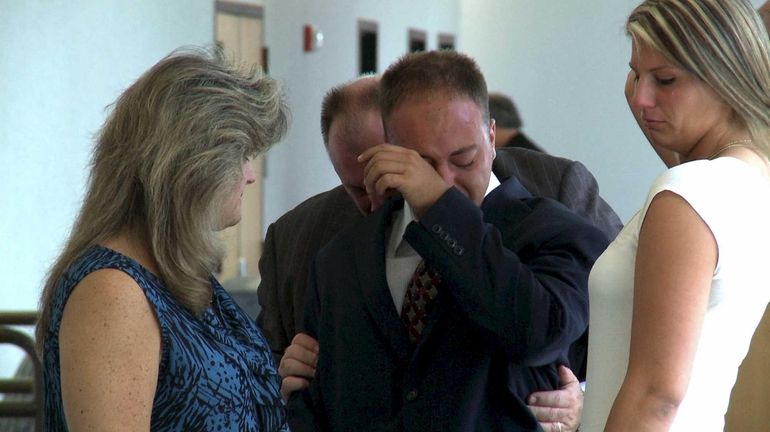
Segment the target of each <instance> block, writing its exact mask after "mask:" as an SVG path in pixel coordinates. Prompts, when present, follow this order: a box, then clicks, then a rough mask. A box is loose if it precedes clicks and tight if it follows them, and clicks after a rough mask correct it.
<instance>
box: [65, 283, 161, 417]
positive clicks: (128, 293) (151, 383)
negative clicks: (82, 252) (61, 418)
mask: <svg viewBox="0 0 770 432" xmlns="http://www.w3.org/2000/svg"><path fill="white" fill-rule="evenodd" d="M160 343H161V342H160V327H159V325H158V322H157V320H156V317H155V314H154V312H153V310H152V308H151V306H150V304H149V303H148V301H147V298H146V297H145V296H144V293H143V292H142V291H141V289H140V288H139V286H138V285H137V284H136V282H134V280H133V279H131V278H130V277H129V276H128V275H126V274H125V273H122V272H120V271H117V270H99V271H96V272H94V273H92V274H90V275H88V276H87V277H86V278H85V279H83V280H82V281H81V282H80V283H79V284H78V285H77V287H75V290H74V291H73V292H72V294H71V295H70V298H69V299H68V301H67V304H66V306H65V308H64V312H63V316H62V321H61V328H60V333H59V345H60V354H61V359H60V363H61V390H62V401H63V404H64V412H65V416H66V419H67V425H68V427H69V430H70V431H73V432H77V431H91V430H94V431H124V430H125V431H139V430H145V431H148V430H150V417H151V414H152V406H153V400H154V397H155V387H156V383H157V381H158V365H159V363H160Z"/></svg>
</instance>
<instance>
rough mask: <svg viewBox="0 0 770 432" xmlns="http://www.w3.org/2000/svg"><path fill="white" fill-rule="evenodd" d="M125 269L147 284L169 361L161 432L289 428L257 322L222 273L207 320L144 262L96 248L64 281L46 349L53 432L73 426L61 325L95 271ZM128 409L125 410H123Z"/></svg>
mask: <svg viewBox="0 0 770 432" xmlns="http://www.w3.org/2000/svg"><path fill="white" fill-rule="evenodd" d="M107 268H109V269H118V270H121V271H123V272H125V273H126V274H128V275H129V276H131V278H133V279H134V280H135V281H136V283H137V284H138V285H139V286H140V287H141V288H142V290H143V291H144V294H145V295H146V296H147V299H148V300H149V302H150V304H151V305H152V307H153V309H154V310H155V315H156V316H157V317H158V322H159V323H160V330H161V346H162V348H161V349H162V353H161V360H160V369H159V373H158V384H157V389H156V391H155V400H154V403H153V407H152V430H153V431H288V426H287V423H286V410H285V407H284V404H283V402H282V400H281V397H280V393H279V389H280V382H281V381H280V378H279V377H278V374H277V372H276V368H275V364H274V362H273V358H272V355H271V352H270V349H269V347H268V345H267V342H266V341H265V338H264V337H263V336H262V333H261V332H260V331H259V329H258V328H257V327H256V325H255V324H254V322H253V321H252V320H251V319H250V318H249V317H248V316H247V315H246V313H245V312H243V311H242V310H241V309H240V308H239V307H238V306H237V305H236V304H235V303H234V302H233V300H232V298H231V297H230V295H229V294H227V292H226V291H225V290H224V289H223V288H222V286H221V285H220V284H219V282H217V280H216V279H214V277H211V283H212V286H213V288H214V301H213V302H212V307H210V308H209V309H208V310H206V312H205V313H204V314H203V316H202V317H201V318H200V319H199V318H196V317H195V316H194V315H192V314H191V313H190V312H189V311H188V310H187V309H185V308H184V307H183V306H182V305H181V304H180V303H179V302H177V301H176V300H175V299H174V298H173V297H172V296H171V294H170V293H169V292H168V290H167V289H166V287H165V285H164V284H163V282H162V281H161V280H160V279H158V278H157V277H156V276H155V275H154V274H152V273H150V272H149V271H147V270H146V269H145V268H144V267H142V266H141V265H139V264H138V263H137V262H136V261H134V260H132V259H131V258H128V257H126V256H124V255H121V254H120V253H118V252H115V251H113V250H111V249H107V248H104V247H101V246H95V247H93V248H91V249H89V250H88V251H87V252H85V253H84V254H83V256H81V257H80V258H79V259H78V260H77V261H76V262H75V264H73V265H72V266H71V267H70V268H69V269H68V270H67V272H66V273H65V275H64V276H63V277H62V279H61V280H60V281H59V282H58V283H57V286H56V293H55V295H54V298H53V304H52V309H51V323H50V326H49V328H48V330H47V337H46V341H45V346H44V360H43V361H44V365H45V379H44V384H45V398H46V400H45V418H46V420H45V421H46V430H47V431H66V430H67V427H66V422H65V418H64V409H63V406H62V399H61V381H60V370H59V325H60V323H61V317H62V311H63V310H64V305H65V304H66V302H67V299H68V298H69V295H70V293H72V290H73V289H74V287H75V286H76V285H77V284H78V283H79V282H80V281H81V280H83V278H84V277H86V276H87V275H88V274H90V273H91V272H94V271H96V270H100V269H107ZM115 409H120V407H115Z"/></svg>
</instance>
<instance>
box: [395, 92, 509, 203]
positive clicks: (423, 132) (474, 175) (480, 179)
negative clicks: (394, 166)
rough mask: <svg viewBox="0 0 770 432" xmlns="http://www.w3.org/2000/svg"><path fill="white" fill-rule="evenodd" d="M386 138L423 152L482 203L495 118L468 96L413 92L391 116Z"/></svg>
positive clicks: (492, 150) (441, 172) (440, 171)
mask: <svg viewBox="0 0 770 432" xmlns="http://www.w3.org/2000/svg"><path fill="white" fill-rule="evenodd" d="M386 127H387V130H388V140H389V141H390V143H391V144H395V145H399V146H403V147H406V148H409V149H412V150H414V151H416V152H417V153H419V154H420V155H421V156H422V157H423V158H424V159H425V160H426V161H428V163H430V164H431V166H433V168H434V169H435V170H436V172H438V174H439V175H440V176H441V178H443V179H444V181H445V182H446V183H447V184H448V185H450V186H455V187H456V188H457V189H459V190H460V191H461V192H462V193H464V194H465V195H466V196H468V198H470V199H471V200H472V201H473V202H474V203H476V204H477V205H479V206H480V205H481V202H482V201H483V200H484V195H485V194H486V191H487V186H488V185H489V176H490V175H491V173H492V161H493V160H494V158H495V126H494V122H490V124H486V122H485V121H484V118H483V114H482V111H481V109H480V108H479V107H478V105H476V103H475V102H474V101H473V100H471V99H470V98H467V97H447V96H443V95H437V96H435V97H428V98H423V97H420V98H417V97H412V98H410V99H407V100H406V101H404V102H402V103H400V104H399V105H398V106H396V107H395V109H393V111H391V113H390V116H389V117H388V119H387V125H386Z"/></svg>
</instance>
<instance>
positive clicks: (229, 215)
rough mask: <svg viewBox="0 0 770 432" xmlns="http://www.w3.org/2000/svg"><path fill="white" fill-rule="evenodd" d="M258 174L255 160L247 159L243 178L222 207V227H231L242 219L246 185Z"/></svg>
mask: <svg viewBox="0 0 770 432" xmlns="http://www.w3.org/2000/svg"><path fill="white" fill-rule="evenodd" d="M256 180H257V176H256V173H255V170H254V160H253V159H252V158H249V159H247V160H246V161H244V162H243V164H242V165H241V178H240V180H239V182H238V183H237V184H236V185H235V187H234V188H233V191H232V192H231V193H230V195H229V196H228V197H227V200H226V202H225V205H224V207H223V209H222V216H221V218H222V219H221V229H225V228H227V227H231V226H233V225H236V224H238V222H240V221H241V202H242V201H243V192H244V191H245V190H246V186H248V185H250V184H252V183H254V182H255V181H256Z"/></svg>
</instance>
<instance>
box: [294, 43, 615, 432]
mask: <svg viewBox="0 0 770 432" xmlns="http://www.w3.org/2000/svg"><path fill="white" fill-rule="evenodd" d="M382 89H383V98H382V100H383V102H382V103H381V106H382V116H383V120H384V124H385V130H386V131H387V135H388V138H389V141H390V142H392V143H394V144H395V145H394V144H380V145H378V146H375V147H374V148H372V149H369V150H367V151H366V152H364V153H363V154H362V155H361V156H360V157H359V161H360V162H362V163H365V164H366V168H365V185H366V189H367V193H368V195H369V196H370V197H372V201H373V207H374V208H376V207H378V206H379V205H380V203H381V202H383V199H384V197H385V196H386V195H390V194H392V193H393V192H398V193H399V194H400V196H402V197H403V199H401V198H398V197H397V198H395V199H390V200H387V201H385V204H384V205H383V206H382V207H381V208H380V209H379V210H377V211H376V212H375V213H373V215H372V216H370V217H368V218H366V219H364V220H362V221H359V222H357V223H355V224H354V225H353V226H351V227H349V228H347V229H345V230H343V232H342V233H340V234H339V235H338V236H337V237H336V238H335V239H333V240H332V241H331V242H330V243H329V244H328V245H327V246H326V247H324V248H323V249H322V251H321V252H320V253H319V254H318V256H317V258H316V260H315V263H314V267H313V269H312V270H311V277H310V279H309V281H310V282H309V287H308V290H309V292H308V296H309V298H308V304H307V308H306V311H305V320H306V323H305V324H306V330H307V332H308V333H309V334H310V336H313V337H316V338H317V339H318V341H319V344H320V353H319V357H318V368H317V372H316V377H315V378H314V379H313V381H312V383H311V387H310V389H309V390H310V391H305V392H303V393H302V394H301V395H300V396H299V397H297V396H296V395H295V396H293V397H292V399H291V401H290V406H291V407H292V412H293V413H294V414H295V415H294V416H292V419H293V426H294V428H295V429H296V430H316V428H321V429H330V430H360V429H366V430H402V429H414V430H460V429H462V430H465V429H469V428H473V429H474V430H475V429H477V428H478V429H481V430H486V429H493V428H494V429H500V430H536V429H537V428H538V425H537V421H536V420H535V418H534V417H533V416H532V413H531V412H530V411H529V410H528V409H527V407H526V405H525V404H524V398H526V397H527V396H528V395H529V394H530V393H531V392H532V391H535V390H540V389H553V388H557V386H558V377H557V372H556V366H557V363H560V362H564V361H565V359H566V349H567V347H568V346H569V344H570V343H571V342H572V341H573V340H574V339H576V338H577V337H578V336H579V335H580V334H581V333H582V332H583V330H584V329H585V325H586V322H587V321H586V320H587V312H588V310H587V307H588V305H587V290H586V286H585V285H586V279H587V275H588V270H589V269H590V266H591V264H592V263H593V260H594V259H595V258H596V256H598V254H599V253H600V252H601V251H602V250H603V248H604V247H605V246H606V243H607V239H606V237H605V236H604V235H602V234H601V232H600V231H598V230H597V229H595V228H593V227H592V226H590V225H589V224H588V223H587V222H585V221H584V220H583V219H581V218H580V217H578V216H576V215H575V214H574V213H572V212H569V211H568V210H566V209H565V208H564V207H562V206H560V205H559V204H558V203H556V202H555V201H549V200H542V199H532V198H531V196H530V195H529V193H528V192H527V191H526V190H525V189H524V188H523V187H522V186H521V184H520V183H519V182H518V181H517V180H516V179H515V178H509V179H507V180H505V181H504V182H503V184H502V185H501V186H500V187H495V186H496V185H495V182H496V181H497V180H496V179H495V178H494V177H493V176H491V166H492V160H493V159H494V122H489V115H488V112H487V100H486V98H487V94H486V85H485V84H484V79H483V76H482V75H481V73H480V71H479V70H478V68H477V66H476V65H475V63H474V62H473V61H472V60H470V59H469V58H467V57H465V56H463V55H461V54H457V53H452V52H431V53H421V54H413V55H409V56H407V57H405V58H404V59H402V60H401V61H399V62H398V63H396V64H395V65H393V66H391V67H390V68H389V69H388V72H386V74H385V75H384V76H383V83H382ZM493 180H494V181H493ZM498 184H499V182H498ZM490 191H491V192H490ZM486 193H489V195H488V197H487V198H486V199H485V198H484V197H485V195H486ZM482 201H483V204H482ZM418 263H419V265H418ZM415 267H417V269H418V271H417V272H415V271H414V269H415ZM413 272H414V276H411V277H410V274H412V273H413ZM410 280H411V282H409V281H410ZM399 311H401V317H400V318H399ZM557 425H558V428H559V429H561V424H560V423H557Z"/></svg>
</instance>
